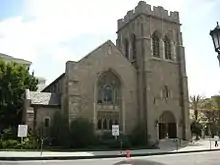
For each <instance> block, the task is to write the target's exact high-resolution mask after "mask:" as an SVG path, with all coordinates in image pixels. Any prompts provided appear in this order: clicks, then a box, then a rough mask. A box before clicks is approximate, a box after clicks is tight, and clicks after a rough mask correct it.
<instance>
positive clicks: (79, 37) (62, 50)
mask: <svg viewBox="0 0 220 165" xmlns="http://www.w3.org/2000/svg"><path fill="white" fill-rule="evenodd" d="M147 2H148V3H149V4H151V5H156V6H158V5H160V6H164V8H166V9H168V10H171V11H173V10H177V11H179V12H180V17H181V22H182V24H183V25H182V32H183V41H184V46H185V48H186V62H187V66H186V67H187V73H188V81H189V93H190V95H192V94H201V95H206V96H210V95H213V94H218V93H219V91H220V85H219V84H220V83H219V82H220V74H219V73H220V68H219V64H218V61H217V57H216V56H217V54H216V53H215V52H214V49H213V45H212V40H211V38H210V36H209V31H210V29H212V28H214V27H215V26H216V21H220V17H219V8H220V1H219V0H193V1H192V0H178V3H176V1H174V0H148V1H147ZM137 3H138V0H129V1H128V0H120V1H118V0H111V1H108V3H107V1H103V0H93V1H91V0H84V1H79V0H78V1H75V0H0V52H1V53H6V54H8V55H12V56H14V57H17V58H23V59H26V60H30V61H32V62H33V65H32V69H33V70H34V71H35V74H36V76H40V77H45V78H46V79H47V83H50V82H51V81H53V80H54V79H55V78H56V77H58V76H59V75H60V74H62V73H63V72H64V70H65V62H66V61H67V60H79V59H80V58H82V57H83V56H84V55H86V54H87V53H89V52H90V51H91V50H93V49H94V48H96V47H97V46H99V45H100V44H102V43H103V42H105V41H106V40H108V39H110V40H112V41H113V42H115V39H116V33H115V32H116V28H117V19H119V18H121V17H123V16H124V15H125V14H126V12H127V11H128V10H130V9H133V8H134V7H135V6H136V5H137Z"/></svg>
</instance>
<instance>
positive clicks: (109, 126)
mask: <svg viewBox="0 0 220 165" xmlns="http://www.w3.org/2000/svg"><path fill="white" fill-rule="evenodd" d="M112 124H113V121H112V119H110V120H109V124H108V128H109V130H111V129H112Z"/></svg>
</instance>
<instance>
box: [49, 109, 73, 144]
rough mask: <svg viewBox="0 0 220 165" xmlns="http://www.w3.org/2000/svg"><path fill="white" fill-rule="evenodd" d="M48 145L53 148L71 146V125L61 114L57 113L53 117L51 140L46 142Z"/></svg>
mask: <svg viewBox="0 0 220 165" xmlns="http://www.w3.org/2000/svg"><path fill="white" fill-rule="evenodd" d="M46 143H48V144H49V145H52V146H63V147H64V148H69V147H70V145H71V141H70V130H69V123H68V120H65V119H64V118H63V117H62V114H61V113H60V112H56V113H55V114H54V116H53V120H52V125H51V127H50V138H49V139H47V140H46Z"/></svg>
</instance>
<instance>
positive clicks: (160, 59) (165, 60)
mask: <svg viewBox="0 0 220 165" xmlns="http://www.w3.org/2000/svg"><path fill="white" fill-rule="evenodd" d="M151 60H157V61H161V62H169V63H175V64H177V62H176V61H174V60H169V59H164V58H158V57H151Z"/></svg>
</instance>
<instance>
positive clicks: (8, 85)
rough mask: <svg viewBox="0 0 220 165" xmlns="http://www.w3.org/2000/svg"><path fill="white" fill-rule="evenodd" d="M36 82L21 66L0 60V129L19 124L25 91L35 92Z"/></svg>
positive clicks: (24, 67)
mask: <svg viewBox="0 0 220 165" xmlns="http://www.w3.org/2000/svg"><path fill="white" fill-rule="evenodd" d="M37 84H38V80H37V79H36V78H35V77H34V74H33V73H32V75H30V74H29V70H28V68H27V67H26V66H24V65H22V64H17V63H13V62H4V61H3V60H0V121H1V123H0V124H1V125H0V127H1V129H2V128H7V127H10V126H12V127H14V126H17V124H20V122H21V117H22V109H23V99H24V98H23V96H24V92H25V89H30V90H32V91H35V90H37Z"/></svg>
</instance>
